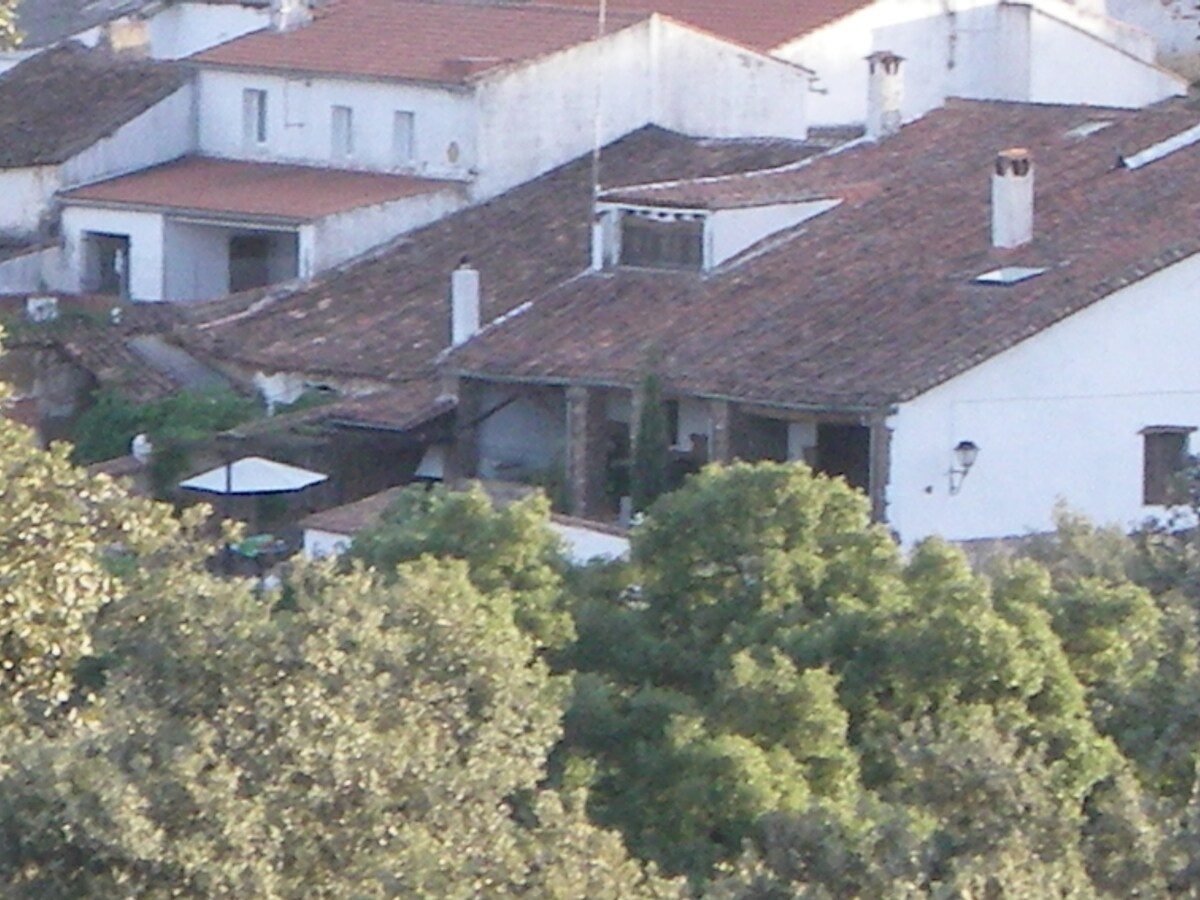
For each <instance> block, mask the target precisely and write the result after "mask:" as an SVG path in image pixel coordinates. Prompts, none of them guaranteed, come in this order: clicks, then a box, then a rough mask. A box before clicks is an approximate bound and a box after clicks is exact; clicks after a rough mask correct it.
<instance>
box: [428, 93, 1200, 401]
mask: <svg viewBox="0 0 1200 900" xmlns="http://www.w3.org/2000/svg"><path fill="white" fill-rule="evenodd" d="M1101 122H1104V123H1108V124H1107V125H1106V126H1105V127H1098V126H1099V124H1100V123H1101ZM1197 122H1200V111H1197V110H1196V109H1193V108H1189V107H1188V106H1187V105H1186V104H1184V103H1182V102H1173V103H1170V104H1165V105H1160V106H1157V107H1152V108H1149V109H1146V110H1143V111H1137V112H1134V111H1120V110H1108V109H1097V108H1088V107H1064V106H1035V105H1022V104H1010V103H995V102H966V101H952V102H951V103H950V104H949V105H948V106H947V107H946V108H944V109H941V110H939V111H936V112H933V113H930V114H929V115H928V116H926V117H925V118H924V119H922V120H920V121H918V122H916V123H914V124H911V125H909V126H907V127H905V128H904V129H902V130H901V132H900V133H899V134H898V135H896V136H894V137H891V138H888V139H886V140H884V141H882V142H880V143H878V144H862V145H860V146H857V147H855V148H853V149H848V150H844V151H842V152H840V153H833V154H830V155H827V156H824V157H821V158H818V159H816V160H814V161H813V162H812V163H811V164H809V165H804V166H800V167H797V168H794V170H793V171H791V172H789V173H776V174H775V175H772V176H769V177H768V178H766V179H764V178H763V177H762V176H754V175H748V176H733V177H731V178H729V179H725V180H724V181H723V182H709V183H707V184H706V185H704V187H703V193H704V194H705V196H706V198H707V199H706V202H707V203H708V204H709V205H710V206H713V207H720V206H721V205H723V204H724V203H727V202H729V200H730V198H733V199H737V200H739V201H740V200H744V198H745V197H746V196H747V193H748V192H750V189H751V187H754V189H755V190H757V187H759V186H761V185H762V184H763V183H765V182H767V181H775V183H776V189H777V191H778V193H779V194H780V195H782V196H785V197H796V196H802V195H805V194H806V192H812V193H813V194H814V195H821V196H830V197H842V198H843V202H842V203H841V204H840V205H839V206H837V207H835V208H833V209H832V210H830V211H828V212H825V213H824V214H822V215H819V216H817V217H816V218H814V219H810V220H808V221H806V222H804V223H803V224H801V225H799V226H797V227H795V228H793V229H791V230H789V231H786V232H783V233H781V234H777V235H774V236H772V237H771V238H769V239H767V240H765V241H763V242H762V243H760V244H759V245H758V246H756V247H752V248H750V249H748V250H747V251H746V252H744V253H743V254H742V255H741V256H740V257H739V258H735V259H733V260H731V261H730V262H728V263H726V264H725V265H723V266H721V267H720V268H718V269H716V270H714V271H712V272H710V273H707V274H701V273H699V272H694V273H690V272H658V271H645V270H640V271H639V270H632V269H612V270H606V271H603V272H598V273H589V274H586V275H583V276H582V277H578V278H575V279H572V280H568V281H564V282H563V283H561V284H560V285H559V286H558V287H557V288H555V289H554V290H551V291H548V292H545V293H544V294H542V295H541V296H539V297H537V298H536V299H535V298H533V297H530V299H533V300H534V302H533V303H532V304H531V305H530V307H529V308H528V309H526V310H525V311H524V312H522V314H521V315H519V316H515V317H513V318H511V319H510V320H509V321H507V322H505V323H502V324H500V325H497V326H495V327H492V328H490V329H488V330H486V331H485V332H484V333H483V334H482V335H480V336H478V337H476V338H475V339H473V340H472V341H470V342H468V343H467V344H465V345H464V346H463V347H461V348H460V349H458V350H457V351H455V352H454V353H453V354H452V356H451V357H450V358H449V360H448V362H447V364H448V367H449V368H450V369H451V370H454V371H458V372H460V373H463V374H468V375H472V376H478V377H490V378H501V379H520V380H529V381H535V382H549V383H572V382H575V383H587V384H624V385H632V384H636V382H637V380H638V378H639V377H640V375H639V373H641V372H643V371H644V368H645V366H646V363H647V360H648V359H650V358H655V359H656V360H657V364H658V367H659V370H660V371H661V373H662V376H663V378H664V381H665V382H666V383H667V385H668V386H669V387H670V388H671V389H673V390H677V391H680V392H685V393H693V394H698V395H707V396H716V397H735V398H739V399H743V400H747V401H753V402H758V403H763V404H780V405H787V406H793V407H822V408H843V409H852V408H863V407H879V406H881V405H887V404H890V403H893V402H897V401H901V400H904V399H907V398H910V397H912V396H915V395H916V394H919V393H921V392H923V391H925V390H927V389H929V388H931V387H933V386H935V385H937V384H939V383H941V382H943V381H945V380H946V379H949V378H951V377H953V376H955V375H957V374H959V373H961V372H963V371H965V370H966V369H969V368H971V367H972V366H974V365H976V364H978V363H980V362H982V361H984V360H986V359H988V358H989V357H991V356H993V355H995V354H997V353H999V352H1001V351H1003V350H1005V349H1006V348H1009V347H1011V346H1013V345H1014V344H1016V343H1017V342H1019V341H1021V340H1023V339H1025V338H1027V337H1030V336H1031V335H1034V334H1036V333H1038V332H1039V331H1041V330H1043V329H1045V328H1047V327H1049V326H1050V325H1052V324H1054V323H1056V322H1058V321H1060V320H1061V319H1063V318H1065V317H1067V316H1069V315H1071V314H1072V313H1074V312H1076V311H1078V310H1080V309H1083V308H1084V307H1086V306H1088V305H1089V304H1091V303H1094V302H1095V301H1097V300H1099V299H1101V298H1103V297H1105V296H1106V295H1108V294H1111V293H1113V292H1114V291H1117V290H1119V289H1120V288H1121V287H1123V286H1125V285H1128V284H1131V283H1132V282H1134V281H1137V280H1139V279H1141V278H1144V277H1146V276H1147V275H1149V274H1151V273H1153V272H1154V271H1156V270H1158V269H1161V268H1163V267H1165V266H1168V265H1170V264H1171V263H1173V262H1175V261H1178V260H1181V259H1183V258H1184V257H1187V256H1189V255H1191V254H1194V253H1197V252H1200V229H1197V227H1196V226H1197V223H1198V222H1200V145H1198V144H1193V145H1191V146H1186V147H1183V148H1182V149H1178V150H1176V151H1175V152H1173V153H1170V154H1169V155H1167V156H1165V157H1163V158H1161V159H1159V160H1157V161H1156V162H1152V163H1150V164H1149V165H1146V166H1144V167H1141V168H1138V169H1136V170H1130V169H1127V168H1123V167H1119V166H1118V165H1117V160H1118V158H1119V157H1122V156H1128V155H1131V154H1133V153H1135V152H1137V151H1139V150H1142V149H1144V148H1146V147H1148V146H1151V145H1153V144H1155V143H1156V142H1159V141H1162V140H1164V139H1166V138H1168V137H1170V136H1173V135H1176V134H1178V133H1180V132H1182V131H1184V130H1185V129H1188V128H1190V127H1192V126H1194V125H1196V124H1197ZM1010 147H1023V148H1027V149H1028V150H1029V151H1030V153H1031V155H1032V159H1033V161H1034V167H1035V170H1034V172H1035V174H1034V178H1035V182H1034V192H1035V214H1034V226H1033V230H1034V239H1033V241H1032V243H1030V244H1028V245H1026V246H1023V247H1020V248H1017V249H1014V250H996V249H993V248H992V246H991V234H990V223H991V218H990V215H991V214H990V209H991V207H990V203H991V200H990V181H991V176H992V171H993V164H994V160H995V157H996V154H997V152H998V151H1001V150H1003V149H1006V148H1010ZM664 190H665V189H664ZM681 190H685V189H683V188H681ZM685 192H686V190H685ZM667 193H669V192H667ZM626 194H628V195H631V196H638V193H637V192H627V191H618V192H615V194H614V196H616V195H626ZM760 196H761V197H762V199H763V200H764V201H766V200H769V197H770V193H769V192H766V193H764V194H761V195H760ZM642 199H643V200H644V199H645V197H644V196H642ZM668 199H669V197H668ZM692 199H693V200H694V199H695V198H694V197H693V198H692ZM1001 266H1025V267H1031V268H1045V270H1046V271H1045V272H1044V273H1043V274H1041V275H1039V276H1037V277H1034V278H1030V279H1028V280H1026V281H1022V282H1020V283H1018V284H1011V285H984V284H977V283H974V279H975V277H976V276H978V275H981V274H983V273H985V272H988V271H990V270H992V269H996V268H998V267H1001Z"/></svg>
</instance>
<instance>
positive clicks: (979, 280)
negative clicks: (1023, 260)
mask: <svg viewBox="0 0 1200 900" xmlns="http://www.w3.org/2000/svg"><path fill="white" fill-rule="evenodd" d="M1045 271H1046V269H1045V267H1042V268H1033V267H1029V266H1003V267H1002V268H999V269H992V271H990V272H984V273H983V274H982V275H976V276H975V278H974V282H975V284H1004V285H1008V284H1018V283H1020V282H1022V281H1027V280H1028V279H1030V278H1036V277H1037V276H1038V275H1041V274H1042V273H1043V272H1045Z"/></svg>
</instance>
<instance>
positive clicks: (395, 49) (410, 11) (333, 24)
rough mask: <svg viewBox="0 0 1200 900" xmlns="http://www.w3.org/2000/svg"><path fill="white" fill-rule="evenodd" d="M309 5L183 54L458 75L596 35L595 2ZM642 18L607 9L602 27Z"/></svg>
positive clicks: (384, 73)
mask: <svg viewBox="0 0 1200 900" xmlns="http://www.w3.org/2000/svg"><path fill="white" fill-rule="evenodd" d="M313 13H314V15H313V20H312V21H311V22H310V23H308V24H306V25H303V26H301V27H298V28H294V29H292V30H289V31H286V32H276V31H272V30H263V31H258V32H255V33H254V34H249V35H246V36H244V37H241V38H237V39H235V40H232V41H229V42H228V43H225V44H221V45H220V46H217V47H213V48H211V49H209V50H205V51H203V52H201V53H198V54H196V55H195V56H193V57H192V58H191V59H192V61H193V62H197V63H201V64H211V65H218V66H222V67H228V66H234V67H239V68H246V69H254V70H259V71H271V70H286V71H294V72H306V73H313V74H328V75H342V76H355V77H365V78H381V79H397V80H411V81H428V82H436V83H440V84H465V83H467V82H468V81H470V80H471V79H472V78H473V77H475V76H477V75H480V74H481V73H484V72H488V71H490V70H493V69H496V68H499V67H502V66H507V65H511V64H513V63H520V62H526V61H529V60H533V59H536V58H539V57H541V56H545V55H547V54H550V53H554V52H556V51H559V50H565V49H566V48H568V47H572V46H575V45H576V44H582V43H584V42H586V41H589V40H591V39H592V38H593V37H595V35H596V17H595V13H594V11H585V10H578V9H565V8H559V7H542V6H538V5H535V4H532V3H503V4H501V3H496V4H491V3H472V2H455V0H443V2H429V0H331V2H329V3H326V4H323V5H320V6H317V7H315V8H314V10H313ZM641 18H645V16H644V15H628V14H622V13H614V14H613V15H612V16H611V17H610V21H609V25H610V27H609V29H608V30H609V31H616V30H618V29H620V28H623V27H625V26H626V25H630V24H632V23H633V22H635V21H638V20H639V19H641Z"/></svg>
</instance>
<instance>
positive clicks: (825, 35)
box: [773, 0, 1180, 125]
mask: <svg viewBox="0 0 1200 900" xmlns="http://www.w3.org/2000/svg"><path fill="white" fill-rule="evenodd" d="M877 51H891V52H893V53H898V54H900V55H901V56H903V57H904V58H905V63H904V68H903V69H902V72H903V76H904V109H903V118H904V120H905V121H911V120H912V119H914V118H916V117H918V116H920V115H921V114H923V113H925V112H927V111H929V110H930V109H934V108H936V107H938V106H940V105H941V104H942V103H943V102H944V100H945V98H946V97H948V96H955V97H968V98H974V99H998V100H1032V101H1033V102H1073V103H1095V104H1098V105H1110V106H1122V105H1129V104H1128V98H1131V97H1132V98H1143V97H1145V98H1150V99H1147V100H1141V101H1140V102H1151V100H1158V99H1163V98H1164V97H1167V96H1171V95H1173V94H1174V93H1176V92H1177V91H1178V90H1179V87H1180V83H1179V82H1177V81H1174V80H1172V79H1170V78H1168V77H1166V76H1164V73H1163V72H1162V71H1161V70H1159V69H1158V68H1157V67H1156V66H1154V65H1153V64H1152V63H1151V62H1149V60H1152V59H1153V54H1154V47H1153V40H1152V39H1151V38H1149V37H1148V36H1147V35H1146V34H1145V33H1144V32H1141V31H1139V30H1138V29H1136V28H1132V27H1129V26H1128V25H1126V24H1124V23H1121V22H1117V21H1116V20H1114V19H1110V18H1106V17H1104V16H1102V15H1098V14H1095V13H1092V12H1088V11H1087V9H1081V8H1079V7H1076V6H1075V5H1073V4H1070V3H1066V2H1061V0H1033V2H1032V3H1030V4H1020V3H997V2H996V0H877V2H875V3H872V4H871V5H870V6H867V7H864V8H863V9H860V10H858V11H856V12H854V13H852V14H850V15H848V16H845V17H843V18H841V19H838V20H837V21H835V22H832V23H830V24H829V25H826V26H824V27H823V28H819V29H817V30H816V31H813V32H811V33H809V34H807V35H805V36H804V37H802V38H800V39H799V40H796V41H793V42H789V43H786V44H783V45H781V46H780V47H777V48H776V49H775V50H774V51H773V52H774V53H775V54H776V55H777V56H780V57H781V58H783V59H789V60H793V61H795V62H798V63H801V64H803V65H805V66H808V67H809V68H811V69H813V70H814V71H815V73H816V76H817V80H816V81H815V83H814V88H815V90H816V93H813V94H811V95H810V97H809V103H808V114H809V121H810V123H811V124H813V125H831V124H833V125H843V124H853V123H860V122H863V121H865V118H866V103H867V65H866V62H865V57H866V56H867V55H869V54H871V53H874V52H877ZM1081 60H1082V62H1081Z"/></svg>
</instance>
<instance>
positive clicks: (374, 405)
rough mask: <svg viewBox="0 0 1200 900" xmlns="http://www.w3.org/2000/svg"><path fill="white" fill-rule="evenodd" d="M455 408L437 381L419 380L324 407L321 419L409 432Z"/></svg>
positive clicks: (453, 402) (431, 379)
mask: <svg viewBox="0 0 1200 900" xmlns="http://www.w3.org/2000/svg"><path fill="white" fill-rule="evenodd" d="M455 405H456V401H455V398H454V397H452V396H447V395H444V394H442V392H441V386H440V384H439V383H438V381H437V379H435V378H428V379H418V380H416V381H410V382H408V383H406V384H404V385H403V386H401V387H398V388H396V389H394V390H387V391H380V392H379V393H377V394H368V395H366V396H363V397H352V398H350V399H347V400H342V401H339V402H337V403H333V404H330V405H329V406H327V407H324V412H325V415H324V416H323V419H324V420H325V421H327V422H333V423H335V424H345V425H352V426H356V427H360V428H379V429H384V430H387V431H408V430H410V429H412V428H416V427H418V426H420V425H424V424H425V423H426V422H429V421H431V420H432V419H436V418H437V417H438V416H441V415H444V414H446V413H448V412H450V411H451V410H452V409H454V407H455Z"/></svg>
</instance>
